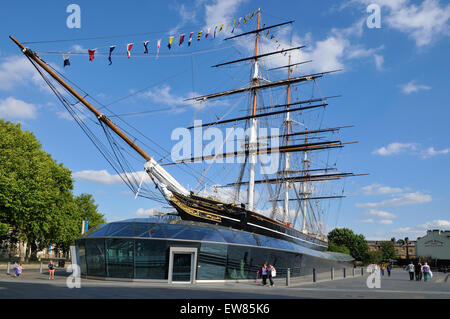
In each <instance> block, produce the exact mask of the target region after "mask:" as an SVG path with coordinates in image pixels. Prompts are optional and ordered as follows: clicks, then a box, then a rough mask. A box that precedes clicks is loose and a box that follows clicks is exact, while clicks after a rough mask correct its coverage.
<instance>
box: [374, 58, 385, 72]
mask: <svg viewBox="0 0 450 319" xmlns="http://www.w3.org/2000/svg"><path fill="white" fill-rule="evenodd" d="M373 57H374V59H375V66H376V68H377V70H378V71H381V70H383V64H384V57H383V56H382V55H378V54H374V55H373Z"/></svg>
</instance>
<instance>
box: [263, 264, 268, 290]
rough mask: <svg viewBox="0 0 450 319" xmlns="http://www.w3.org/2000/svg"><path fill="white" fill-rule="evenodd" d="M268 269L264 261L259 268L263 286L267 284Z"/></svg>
mask: <svg viewBox="0 0 450 319" xmlns="http://www.w3.org/2000/svg"><path fill="white" fill-rule="evenodd" d="M268 272H269V269H268V268H267V264H266V263H264V265H263V266H262V268H261V276H262V284H263V286H265V285H266V284H267V276H268Z"/></svg>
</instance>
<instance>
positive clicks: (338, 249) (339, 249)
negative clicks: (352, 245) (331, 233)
mask: <svg viewBox="0 0 450 319" xmlns="http://www.w3.org/2000/svg"><path fill="white" fill-rule="evenodd" d="M328 251H332V252H336V253H343V254H347V255H350V250H349V249H348V248H347V247H346V246H344V245H340V246H339V245H336V244H335V243H329V244H328Z"/></svg>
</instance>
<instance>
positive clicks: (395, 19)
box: [352, 0, 450, 47]
mask: <svg viewBox="0 0 450 319" xmlns="http://www.w3.org/2000/svg"><path fill="white" fill-rule="evenodd" d="M352 2H353V3H362V4H364V5H366V6H367V5H369V4H371V3H377V4H379V5H380V6H381V7H382V10H381V21H382V27H383V25H385V24H386V25H387V26H388V27H390V28H392V29H395V30H398V31H400V32H403V33H406V34H407V35H408V36H409V37H410V38H412V39H414V40H415V42H416V46H417V47H422V46H425V45H429V44H430V43H432V41H433V40H434V39H435V38H437V37H439V36H448V35H450V31H449V29H450V27H449V20H450V4H447V5H445V4H443V5H442V6H441V4H440V1H439V0H424V1H423V2H422V3H421V4H420V5H416V4H412V3H411V1H410V0H375V1H374V0H352ZM383 7H384V8H385V9H386V10H383Z"/></svg>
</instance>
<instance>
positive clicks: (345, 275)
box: [344, 268, 347, 278]
mask: <svg viewBox="0 0 450 319" xmlns="http://www.w3.org/2000/svg"><path fill="white" fill-rule="evenodd" d="M346 277H347V273H346V269H345V268H344V278H346Z"/></svg>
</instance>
